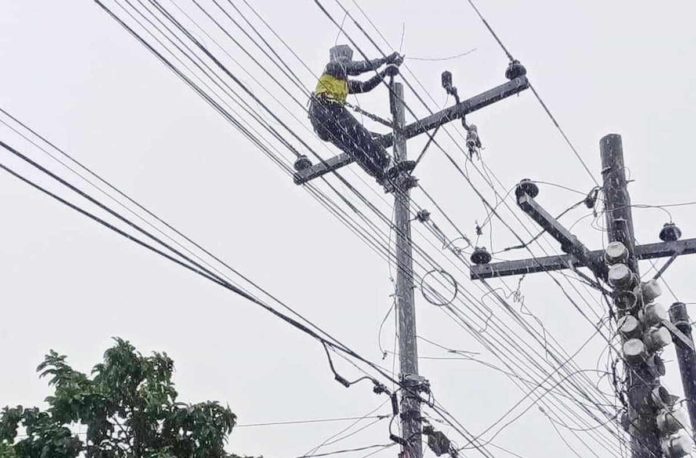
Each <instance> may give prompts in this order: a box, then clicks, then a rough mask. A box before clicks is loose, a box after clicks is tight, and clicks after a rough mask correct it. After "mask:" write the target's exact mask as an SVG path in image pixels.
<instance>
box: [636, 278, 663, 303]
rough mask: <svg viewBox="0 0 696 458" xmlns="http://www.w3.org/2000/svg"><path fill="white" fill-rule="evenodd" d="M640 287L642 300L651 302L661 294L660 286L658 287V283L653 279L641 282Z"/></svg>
mask: <svg viewBox="0 0 696 458" xmlns="http://www.w3.org/2000/svg"><path fill="white" fill-rule="evenodd" d="M640 289H641V291H642V292H643V301H644V302H652V301H654V300H655V299H656V298H657V297H659V296H660V295H662V288H661V287H660V284H659V283H658V282H657V280H654V279H653V280H648V281H646V282H644V283H641V285H640Z"/></svg>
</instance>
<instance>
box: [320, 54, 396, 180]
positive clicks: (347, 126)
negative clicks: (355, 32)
mask: <svg viewBox="0 0 696 458" xmlns="http://www.w3.org/2000/svg"><path fill="white" fill-rule="evenodd" d="M329 58H330V61H329V63H328V64H327V65H326V68H325V69H324V73H323V74H322V75H321V78H319V82H318V83H317V87H316V90H315V91H314V94H312V99H311V102H310V107H309V119H310V121H311V123H312V127H313V128H314V131H315V132H316V133H317V135H318V136H319V138H321V139H322V140H324V141H328V142H331V143H333V144H334V145H336V146H337V147H338V148H340V149H341V150H342V151H343V152H345V153H346V154H348V155H349V156H351V157H352V158H353V159H354V160H355V161H356V162H357V163H358V164H360V166H361V167H362V168H363V169H364V170H365V171H366V172H367V173H368V174H370V175H371V176H373V177H375V178H377V181H378V182H379V183H380V184H384V180H385V178H386V177H387V175H388V172H389V169H390V168H391V166H392V159H391V156H389V154H388V153H387V151H386V150H385V149H384V147H383V146H382V145H380V144H379V142H378V141H376V138H377V137H379V135H378V134H373V133H372V132H370V131H369V130H367V129H366V128H365V127H364V126H363V125H362V124H360V123H359V122H358V120H357V119H355V117H353V115H351V114H350V113H349V112H348V110H347V109H346V107H345V104H346V99H347V98H348V94H360V93H363V92H368V91H371V90H372V89H374V88H375V87H377V85H379V83H381V82H382V80H383V79H384V78H385V77H387V76H395V75H397V74H398V73H399V68H398V65H401V63H402V62H403V57H402V56H400V55H399V54H398V53H393V54H391V55H390V56H388V57H386V58H380V59H374V60H369V61H353V50H352V49H351V48H350V47H349V46H348V45H338V46H334V47H333V48H331V49H330V50H329ZM385 64H387V67H386V68H385V69H384V70H382V71H381V72H379V73H378V74H377V75H375V76H373V77H372V78H370V79H369V80H367V81H359V80H352V79H348V76H354V75H360V74H362V73H366V72H370V71H375V70H377V69H378V68H379V67H381V66H382V65H385Z"/></svg>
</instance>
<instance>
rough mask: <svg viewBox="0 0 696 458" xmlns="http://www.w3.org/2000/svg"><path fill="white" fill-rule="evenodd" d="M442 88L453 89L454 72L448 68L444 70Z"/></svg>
mask: <svg viewBox="0 0 696 458" xmlns="http://www.w3.org/2000/svg"><path fill="white" fill-rule="evenodd" d="M442 88H443V89H444V90H446V91H448V92H449V90H450V89H452V72H449V71H447V70H445V71H444V72H442Z"/></svg>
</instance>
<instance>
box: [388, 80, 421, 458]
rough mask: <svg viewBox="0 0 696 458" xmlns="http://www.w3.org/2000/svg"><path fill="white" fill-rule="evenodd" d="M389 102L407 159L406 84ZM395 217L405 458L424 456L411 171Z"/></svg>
mask: <svg viewBox="0 0 696 458" xmlns="http://www.w3.org/2000/svg"><path fill="white" fill-rule="evenodd" d="M390 98H391V100H390V105H391V107H392V111H393V116H394V118H393V121H394V160H395V161H396V162H397V163H399V162H404V161H406V160H407V159H408V154H407V150H406V136H404V134H403V127H404V126H405V125H406V113H405V109H404V99H403V98H404V87H403V85H402V84H401V83H393V84H392V85H391V91H390ZM394 181H395V188H396V189H395V192H394V217H395V219H396V221H395V226H396V262H397V271H396V307H397V310H398V314H399V364H400V368H401V381H402V382H403V383H404V385H405V386H408V387H409V388H410V389H405V390H402V392H401V393H402V394H401V431H402V437H403V439H404V440H405V441H406V444H407V445H405V446H404V449H405V450H404V452H405V454H404V455H403V456H404V458H421V457H422V456H423V448H422V443H421V419H420V417H421V409H420V400H419V399H418V398H419V395H418V391H419V388H420V384H421V380H420V377H419V375H418V343H417V341H416V307H415V300H414V294H413V288H414V284H413V246H412V243H411V213H410V207H411V194H410V193H411V191H410V187H411V186H412V184H413V183H414V181H413V180H411V179H409V176H408V175H403V174H401V175H399V176H398V177H397V178H396V179H395V180H394Z"/></svg>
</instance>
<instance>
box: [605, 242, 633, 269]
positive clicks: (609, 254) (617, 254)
mask: <svg viewBox="0 0 696 458" xmlns="http://www.w3.org/2000/svg"><path fill="white" fill-rule="evenodd" d="M627 259H628V249H626V245H624V244H623V243H621V242H611V243H610V244H609V245H607V248H606V249H605V250H604V260H605V261H606V262H607V264H609V265H612V264H618V263H625V262H626V260H627Z"/></svg>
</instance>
